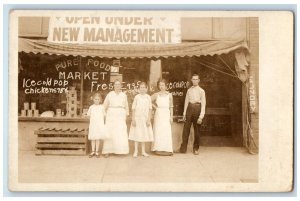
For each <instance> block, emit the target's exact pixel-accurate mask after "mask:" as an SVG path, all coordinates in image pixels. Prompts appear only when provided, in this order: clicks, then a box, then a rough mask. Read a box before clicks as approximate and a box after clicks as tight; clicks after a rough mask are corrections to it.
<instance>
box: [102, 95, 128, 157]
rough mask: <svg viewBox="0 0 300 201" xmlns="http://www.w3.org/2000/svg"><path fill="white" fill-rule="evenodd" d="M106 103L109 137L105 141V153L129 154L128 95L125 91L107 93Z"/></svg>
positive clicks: (103, 151)
mask: <svg viewBox="0 0 300 201" xmlns="http://www.w3.org/2000/svg"><path fill="white" fill-rule="evenodd" d="M104 105H105V107H106V108H108V109H107V115H106V126H107V129H108V133H109V136H110V137H109V139H107V140H104V142H103V149H102V153H103V154H109V153H114V154H128V153H129V145H128V134H127V125H126V114H127V112H128V102H127V96H126V94H124V93H123V92H120V93H118V94H117V93H116V92H115V91H111V92H109V93H108V94H107V96H106V98H105V100H104Z"/></svg>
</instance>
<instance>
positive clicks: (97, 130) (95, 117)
mask: <svg viewBox="0 0 300 201" xmlns="http://www.w3.org/2000/svg"><path fill="white" fill-rule="evenodd" d="M104 114H105V110H104V107H103V105H95V104H94V105H91V106H90V107H89V110H88V112H87V115H88V116H90V125H89V134H88V139H89V140H100V139H105V138H107V129H106V126H105V125H104Z"/></svg>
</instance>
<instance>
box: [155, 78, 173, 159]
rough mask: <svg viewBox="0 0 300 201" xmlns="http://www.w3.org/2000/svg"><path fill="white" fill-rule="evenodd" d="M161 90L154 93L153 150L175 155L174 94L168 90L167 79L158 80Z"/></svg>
mask: <svg viewBox="0 0 300 201" xmlns="http://www.w3.org/2000/svg"><path fill="white" fill-rule="evenodd" d="M158 87H159V89H160V91H159V92H157V93H155V94H153V95H152V100H153V103H154V107H155V108H156V111H155V115H154V123H153V134H154V142H153V143H152V151H154V152H155V153H156V154H159V155H173V141H172V130H171V124H172V122H173V96H172V94H171V93H169V92H167V91H166V81H165V80H164V79H162V80H159V81H158Z"/></svg>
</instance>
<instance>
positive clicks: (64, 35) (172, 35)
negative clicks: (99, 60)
mask: <svg viewBox="0 0 300 201" xmlns="http://www.w3.org/2000/svg"><path fill="white" fill-rule="evenodd" d="M48 41H49V42H52V43H72V44H84V43H87V44H171V43H180V42H181V30H180V18H179V17H175V16H167V15H162V14H157V15H147V14H141V15H133V14H131V15H129V14H121V13H119V14H114V15H113V16H110V15H109V14H102V15H99V14H97V15H96V14H95V15H89V16H56V17H51V18H50V23H49V36H48Z"/></svg>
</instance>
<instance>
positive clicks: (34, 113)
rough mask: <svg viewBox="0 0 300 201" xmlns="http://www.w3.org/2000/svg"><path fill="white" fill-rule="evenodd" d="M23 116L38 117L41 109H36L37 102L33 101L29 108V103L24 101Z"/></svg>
mask: <svg viewBox="0 0 300 201" xmlns="http://www.w3.org/2000/svg"><path fill="white" fill-rule="evenodd" d="M21 116H22V117H26V116H27V117H38V116H39V110H37V109H36V103H35V102H32V103H31V108H29V103H28V102H25V103H24V109H23V110H21Z"/></svg>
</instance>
